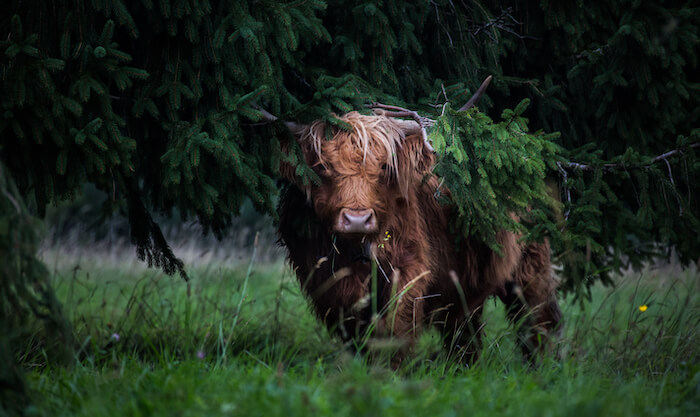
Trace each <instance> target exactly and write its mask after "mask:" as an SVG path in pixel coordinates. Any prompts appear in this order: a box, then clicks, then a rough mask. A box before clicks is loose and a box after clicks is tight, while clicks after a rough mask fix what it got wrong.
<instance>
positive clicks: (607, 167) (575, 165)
mask: <svg viewBox="0 0 700 417" xmlns="http://www.w3.org/2000/svg"><path fill="white" fill-rule="evenodd" d="M697 147H700V142H697V143H692V144H690V145H687V146H684V147H681V148H678V149H673V150H671V151H668V152H665V153H662V154H661V155H657V156H655V157H653V158H651V161H650V162H649V163H648V164H643V165H625V164H619V163H617V164H615V163H608V164H603V165H589V164H582V163H579V162H557V166H558V167H559V172H560V173H561V175H562V177H563V178H564V183H566V181H567V179H568V178H569V174H568V171H567V168H569V169H571V170H574V171H576V170H578V171H595V170H596V169H599V168H602V169H603V170H604V171H621V170H627V169H630V168H634V169H642V168H649V167H650V166H652V165H654V164H655V163H657V162H661V161H663V162H664V163H665V164H666V169H667V170H668V178H669V181H670V182H671V185H672V186H673V187H674V189H675V186H676V183H675V181H674V180H673V172H672V171H671V164H670V163H669V162H668V158H670V157H672V156H676V155H679V154H682V153H683V151H684V150H686V149H692V148H697ZM565 190H566V201H567V202H568V203H569V204H571V189H570V188H569V187H565ZM676 199H678V203H679V216H682V215H683V206H682V205H681V204H680V199H679V197H678V194H676ZM569 211H570V209H569V210H567V211H566V212H565V213H564V219H566V220H568V219H569Z"/></svg>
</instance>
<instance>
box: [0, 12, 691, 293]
mask: <svg viewBox="0 0 700 417" xmlns="http://www.w3.org/2000/svg"><path fill="white" fill-rule="evenodd" d="M699 31H700V10H698V7H696V6H695V5H693V3H692V2H690V3H687V2H639V1H631V0H618V1H615V2H613V3H605V4H596V5H585V7H584V5H583V3H582V2H576V3H550V2H542V3H539V4H535V3H527V4H521V2H514V1H512V2H505V3H504V2H494V1H488V0H481V1H477V0H474V1H464V2H452V1H450V0H434V1H419V2H404V1H398V0H380V1H372V2H369V1H366V2H362V1H347V0H338V1H334V2H325V1H321V0H309V1H284V2H279V1H269V0H260V1H252V0H249V1H246V0H229V1H223V0H222V1H215V0H159V1H152V0H76V1H73V2H69V3H66V2H61V1H43V0H42V1H39V0H23V1H18V0H12V1H10V2H9V3H8V4H7V5H5V6H4V11H3V15H2V16H0V33H2V34H3V35H2V41H0V79H1V83H2V84H1V85H2V87H1V88H2V92H3V94H2V97H1V98H0V106H1V107H2V108H1V109H0V115H1V116H0V137H1V138H2V144H3V149H2V151H1V153H0V158H1V160H2V162H3V163H4V164H5V165H6V169H7V172H8V174H9V175H10V176H11V178H12V179H13V181H15V182H16V184H17V187H18V189H19V190H20V192H21V194H22V195H24V196H26V197H27V199H28V201H29V202H30V203H31V205H32V206H33V207H36V209H37V214H38V215H39V216H41V215H42V214H43V210H44V208H45V207H46V205H47V204H50V203H55V202H57V201H59V200H61V199H64V198H71V197H72V196H73V195H74V193H75V192H76V191H77V190H78V189H79V187H80V186H81V185H82V184H83V183H85V182H91V183H94V184H95V185H96V186H97V187H98V188H99V189H101V190H103V191H105V192H106V193H107V194H108V195H109V196H110V198H109V200H108V201H107V203H106V204H107V206H108V207H107V209H108V210H109V211H113V212H117V211H120V212H122V213H124V214H125V215H128V217H129V219H130V224H131V227H132V240H133V241H134V243H135V244H136V245H137V247H138V254H139V256H140V257H142V258H146V259H147V260H148V261H149V263H151V264H154V265H157V266H161V267H162V268H163V269H164V270H165V271H167V272H174V271H179V272H180V273H181V274H183V275H184V270H183V268H182V264H181V263H180V262H179V260H178V259H177V258H176V257H175V255H174V254H173V253H172V251H170V249H169V248H168V247H167V243H166V242H165V240H164V239H163V238H162V234H161V233H160V230H159V228H158V225H157V224H156V223H155V222H153V220H152V219H151V215H150V212H151V211H158V212H163V213H166V214H167V213H170V212H171V211H172V210H173V209H177V210H178V211H179V212H180V213H181V214H182V215H183V216H184V217H185V218H192V217H194V218H196V219H197V220H198V221H199V222H200V223H201V224H203V225H204V226H205V228H206V230H208V231H212V232H213V233H215V234H220V232H221V231H222V230H223V229H225V228H226V227H227V226H228V225H229V224H230V221H231V216H232V215H233V214H236V213H237V212H238V209H239V207H240V206H241V203H242V201H243V200H244V199H245V198H246V197H250V198H251V199H252V201H253V202H254V204H255V205H256V207H257V208H258V209H259V210H261V211H263V212H268V213H270V214H272V215H273V216H274V212H275V210H274V196H275V194H276V192H277V189H278V187H277V184H276V171H277V169H278V165H279V161H281V160H285V161H288V162H292V163H297V162H300V161H301V158H300V154H299V149H297V147H295V146H294V143H293V141H292V142H290V141H289V134H288V133H287V132H286V130H285V128H284V126H282V123H264V122H263V115H262V113H261V111H260V108H259V107H258V105H260V106H262V107H264V108H266V109H267V110H269V111H270V112H272V113H273V114H275V115H277V116H279V117H280V119H282V120H294V121H297V122H302V123H305V122H310V121H312V120H314V119H319V118H323V119H326V120H329V121H331V122H335V123H337V119H335V118H334V116H333V113H334V112H335V113H343V112H346V111H349V110H353V109H361V108H363V105H364V104H365V103H367V102H369V101H373V100H379V101H382V102H385V103H390V104H399V105H403V106H405V107H409V108H412V109H415V110H419V111H421V112H422V113H424V114H430V112H435V111H437V112H439V113H440V117H439V118H438V122H437V124H436V126H435V129H433V131H432V132H431V137H432V139H433V140H434V141H435V144H436V149H437V150H438V153H439V155H438V157H439V161H440V163H439V164H438V166H437V167H436V173H438V174H439V175H441V176H443V177H444V178H445V181H446V183H448V185H449V187H450V188H451V189H452V190H453V192H454V198H455V201H456V203H457V204H458V206H459V208H460V210H461V213H462V214H463V216H462V217H461V218H460V219H459V220H458V224H457V225H456V227H458V228H460V229H461V230H463V231H464V232H465V233H477V234H479V235H480V236H481V237H482V238H484V239H485V240H487V241H489V235H490V234H492V233H493V229H494V228H498V227H507V228H510V229H516V228H521V227H522V226H518V225H516V224H515V223H513V221H512V220H510V217H509V215H508V213H509V212H511V211H516V212H518V213H519V214H520V215H521V216H523V220H524V221H525V223H524V224H525V227H526V230H527V231H528V233H530V235H531V237H532V238H541V237H542V236H548V237H549V238H550V239H551V240H552V243H553V246H554V248H555V250H556V252H557V255H558V256H559V258H558V262H559V263H560V264H562V265H563V266H564V268H565V269H564V273H563V277H564V288H566V289H567V290H572V291H575V292H576V293H577V294H578V295H583V294H585V292H583V291H584V290H585V288H587V286H588V285H590V284H591V283H592V282H594V281H595V280H596V279H603V280H608V279H609V272H610V271H614V270H618V269H620V268H624V267H626V266H628V265H630V264H631V265H633V266H638V265H640V264H641V263H642V262H644V261H647V260H649V259H650V258H652V257H654V256H659V255H664V254H668V253H669V251H670V250H671V248H673V249H674V250H675V252H676V253H677V254H678V256H679V258H680V259H681V261H682V262H683V263H687V262H690V261H693V260H696V259H698V258H699V257H700V245H697V242H698V238H697V236H698V233H700V222H698V219H697V213H698V212H700V210H699V208H700V207H699V205H700V203H699V202H698V201H699V200H698V199H697V198H694V195H697V186H696V184H695V183H694V182H693V178H695V177H696V176H697V175H698V173H699V172H698V171H699V170H700V163H698V159H697V157H696V152H697V146H696V145H697V143H698V142H699V140H700V137H699V136H700V129H699V128H698V125H697V121H698V119H700V117H699V116H700V103H699V102H698V101H699V100H700V99H699V98H698V97H700V94H698V93H699V91H698V89H699V87H700V83H699V82H698V81H699V80H698V79H697V75H696V74H697V73H700V71H698V57H697V52H698V39H700V34H699ZM489 74H492V75H494V83H493V87H492V90H490V91H489V92H488V94H489V96H488V97H487V98H486V99H485V100H483V101H482V104H483V108H482V111H488V109H490V108H493V109H494V110H495V111H496V112H497V113H503V114H502V117H501V119H502V121H500V122H492V120H491V119H490V118H489V117H488V116H487V115H486V114H485V113H480V112H477V111H470V112H468V113H467V114H466V115H465V114H458V113H456V112H454V111H452V110H449V108H450V107H453V108H457V107H459V106H460V105H461V104H463V103H464V101H466V99H467V98H468V97H469V95H470V94H469V90H470V88H468V87H467V86H469V87H472V86H476V85H478V84H479V82H480V81H481V80H482V79H483V78H485V76H486V75H489ZM523 98H528V99H529V100H530V101H531V102H532V106H531V107H530V108H529V109H526V108H527V104H526V103H524V102H522V103H521V101H522V99H523ZM455 106H456V107H455ZM443 108H444V109H445V110H444V112H443V111H442V109H443ZM508 108H514V110H507V109H508ZM526 117H527V119H526ZM529 128H531V129H532V130H533V131H535V132H536V133H534V134H532V133H528V129H529ZM542 131H544V132H560V133H561V135H559V136H556V135H551V134H544V133H541V132H542ZM454 136H457V137H458V138H459V140H454V139H453V137H454ZM283 143H291V146H282V144H283ZM282 149H289V150H290V152H289V153H285V152H283V151H282ZM673 149H677V150H678V151H677V152H675V153H672V154H670V155H669V156H667V157H662V158H657V156H659V155H663V154H664V153H665V152H668V151H671V150H673ZM297 166H298V168H297V171H298V174H300V176H302V177H304V178H305V179H306V181H314V180H316V181H317V180H318V178H314V175H313V173H312V171H311V170H309V169H308V167H305V166H304V164H297ZM547 178H549V179H550V180H554V181H550V184H552V183H555V182H558V186H559V192H558V193H557V192H555V193H554V194H556V196H555V198H554V199H556V198H558V199H560V200H561V201H562V207H559V208H558V207H557V205H556V204H555V205H554V206H552V205H551V204H543V203H547V202H551V200H552V198H550V196H549V194H548V191H547V187H546V186H545V184H546V183H545V180H546V179H547ZM528 202H529V204H531V205H532V206H531V207H530V211H529V212H528V207H527V205H528Z"/></svg>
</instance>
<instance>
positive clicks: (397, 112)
mask: <svg viewBox="0 0 700 417" xmlns="http://www.w3.org/2000/svg"><path fill="white" fill-rule="evenodd" d="M367 107H369V108H370V109H381V110H384V112H383V114H384V116H386V117H393V118H411V119H413V120H414V121H415V122H416V123H417V124H418V126H419V127H420V131H421V135H422V136H423V142H425V146H426V147H427V148H428V149H429V150H430V151H431V152H434V151H435V149H433V145H431V144H430V141H429V140H428V132H427V130H426V129H427V128H429V127H431V126H433V125H434V124H435V120H433V119H430V118H427V117H423V116H421V115H420V114H418V112H416V111H413V110H408V109H404V108H403V107H398V106H390V105H388V104H382V103H372V104H370V105H368V106H367Z"/></svg>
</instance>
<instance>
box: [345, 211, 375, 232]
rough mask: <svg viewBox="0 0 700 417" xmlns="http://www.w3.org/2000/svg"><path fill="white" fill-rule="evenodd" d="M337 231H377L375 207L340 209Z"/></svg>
mask: <svg viewBox="0 0 700 417" xmlns="http://www.w3.org/2000/svg"><path fill="white" fill-rule="evenodd" d="M335 230H336V232H340V233H348V234H363V235H366V234H370V233H376V232H377V230H378V229H377V216H376V215H375V214H374V210H373V209H349V208H344V209H342V210H340V214H339V215H338V221H337V223H336V225H335Z"/></svg>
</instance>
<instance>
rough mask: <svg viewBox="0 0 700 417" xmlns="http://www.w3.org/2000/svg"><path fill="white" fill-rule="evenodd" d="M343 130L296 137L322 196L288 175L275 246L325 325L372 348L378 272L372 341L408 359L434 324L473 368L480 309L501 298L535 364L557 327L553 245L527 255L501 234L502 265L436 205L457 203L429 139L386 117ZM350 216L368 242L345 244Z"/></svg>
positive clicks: (320, 126)
mask: <svg viewBox="0 0 700 417" xmlns="http://www.w3.org/2000/svg"><path fill="white" fill-rule="evenodd" d="M341 119H342V120H344V121H345V122H347V123H348V124H349V125H350V126H352V130H350V131H345V130H340V129H337V128H333V130H332V133H333V134H332V138H331V139H330V140H327V139H326V137H327V136H326V125H325V124H324V123H322V122H317V123H315V124H313V125H311V126H310V127H308V128H306V129H305V130H304V131H302V132H300V133H299V135H298V137H297V139H298V142H299V144H300V145H301V147H302V150H303V152H304V155H305V158H306V162H307V163H308V164H309V165H310V166H311V167H312V168H313V169H314V170H315V171H316V172H317V173H318V175H319V176H320V177H321V179H322V183H321V184H320V185H312V186H309V187H304V186H301V182H300V181H299V180H298V178H296V177H295V174H294V171H293V170H292V168H291V166H287V165H283V166H282V167H281V171H282V175H283V176H284V177H286V178H288V179H289V180H290V181H291V182H292V185H290V186H289V187H288V188H287V189H286V190H285V192H284V193H283V196H282V198H281V202H280V207H279V211H280V223H279V235H280V239H281V241H282V242H283V244H284V245H285V246H286V247H287V249H288V252H289V261H290V262H291V264H292V266H293V267H294V269H295V272H296V275H297V277H298V279H299V282H300V284H301V286H302V288H303V290H304V291H305V293H306V294H307V295H308V296H309V298H310V300H311V302H312V304H313V307H314V310H315V312H316V314H317V315H318V317H319V318H320V319H321V320H323V321H324V322H325V323H326V325H327V326H328V327H329V329H331V331H333V332H336V333H338V334H339V335H340V336H341V337H342V338H343V339H344V340H357V339H358V338H361V337H363V336H365V332H366V330H367V328H368V326H370V324H371V323H373V322H372V314H373V312H372V302H371V294H370V292H371V287H372V285H371V265H372V262H371V261H372V260H374V261H375V262H376V264H377V271H378V272H377V284H376V288H377V303H376V306H377V307H376V308H377V311H378V312H379V313H380V319H379V320H378V321H375V322H374V323H373V324H374V325H373V327H374V334H375V335H379V336H392V337H397V338H400V339H403V340H406V341H407V342H408V343H407V344H406V346H408V347H410V345H411V342H412V341H413V340H414V339H415V335H416V332H417V331H418V330H419V329H420V328H421V326H422V325H424V324H432V325H434V326H437V327H438V328H439V329H440V330H441V331H442V333H443V335H444V341H445V346H446V347H448V348H457V352H459V357H460V358H461V359H464V360H472V359H473V358H474V355H475V354H476V353H477V352H478V349H479V348H480V337H479V333H480V329H481V314H482V306H483V304H484V301H485V300H486V299H487V298H488V297H490V296H497V297H499V298H500V299H501V300H502V301H503V302H504V303H505V304H506V305H507V308H508V312H509V316H510V318H511V319H513V320H514V321H518V322H521V324H522V326H521V329H524V331H523V333H526V334H523V333H521V342H522V345H523V349H524V351H525V352H526V353H527V354H530V353H532V352H533V351H534V350H535V348H536V347H537V346H539V342H540V340H541V337H540V336H541V335H546V333H547V332H549V331H551V330H553V329H555V328H556V327H557V326H558V323H559V319H560V311H559V307H558V305H557V302H556V298H555V290H556V289H555V287H556V285H555V281H554V279H553V277H552V275H551V271H550V260H549V257H550V254H549V245H548V244H547V243H546V242H545V243H527V244H526V243H520V242H519V241H518V236H516V235H515V234H513V233H510V232H507V231H500V232H498V233H497V241H498V243H499V244H500V245H501V246H502V251H503V254H502V256H501V255H499V254H497V253H495V252H494V251H492V250H491V249H490V248H489V247H488V246H487V245H485V244H484V243H482V242H480V241H478V240H476V239H473V238H472V239H460V238H459V237H458V236H456V235H455V234H453V233H451V232H450V231H451V230H452V228H451V227H450V221H451V219H452V218H453V217H454V216H455V211H454V208H453V207H452V206H450V205H449V204H441V203H440V202H438V199H437V197H436V196H437V195H442V196H447V197H449V195H450V193H449V190H446V189H444V187H443V188H441V186H440V180H439V178H436V177H435V176H434V175H430V168H431V166H432V164H433V162H434V156H433V154H432V152H430V151H429V150H428V149H427V148H426V146H424V142H423V139H422V136H421V135H420V134H415V133H414V134H408V135H405V134H404V132H403V131H402V130H401V128H400V127H399V125H398V124H397V123H395V122H394V121H393V120H392V119H390V118H386V117H383V116H363V115H360V114H358V113H356V112H352V113H349V114H347V115H345V116H343V117H342V118H341ZM346 212H350V213H363V214H362V215H363V216H364V217H362V222H363V224H362V225H361V227H363V228H365V229H366V232H363V233H357V231H356V230H353V233H345V232H344V230H345V229H343V227H344V224H345V225H346V226H347V224H348V222H349V220H347V219H348V218H349V219H350V220H352V221H355V217H352V216H353V214H351V215H347V214H343V213H346ZM366 213H370V214H366ZM348 216H349V217H348ZM368 216H371V218H370V217H368ZM365 218H366V219H367V220H365ZM344 221H345V223H343V222H344ZM353 227H354V224H353ZM404 351H405V349H404ZM402 356H403V355H402V354H398V355H397V356H396V358H397V362H396V363H398V361H400V359H401V358H402Z"/></svg>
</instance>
